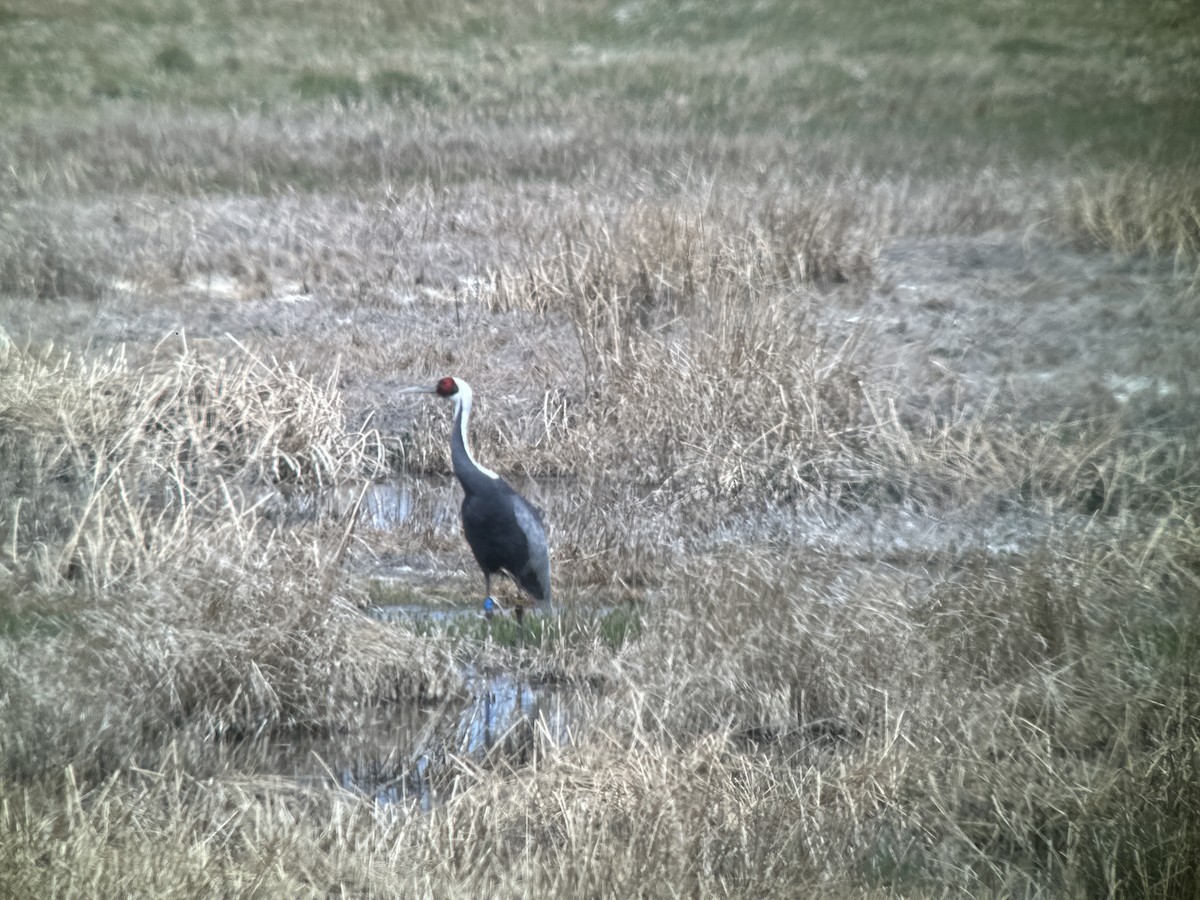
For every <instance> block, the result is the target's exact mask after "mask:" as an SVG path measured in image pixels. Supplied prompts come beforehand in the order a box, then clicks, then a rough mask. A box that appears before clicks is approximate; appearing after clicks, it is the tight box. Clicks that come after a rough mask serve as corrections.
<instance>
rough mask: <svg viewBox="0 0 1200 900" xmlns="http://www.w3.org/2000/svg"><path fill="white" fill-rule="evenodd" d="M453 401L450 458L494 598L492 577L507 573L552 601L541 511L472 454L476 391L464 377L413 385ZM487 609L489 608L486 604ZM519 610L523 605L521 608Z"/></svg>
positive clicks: (466, 528)
mask: <svg viewBox="0 0 1200 900" xmlns="http://www.w3.org/2000/svg"><path fill="white" fill-rule="evenodd" d="M409 390H412V391H419V392H422V393H434V394H437V395H438V396H440V397H446V398H448V399H452V400H453V401H454V428H453V430H452V431H451V435H450V460H451V463H452V464H453V466H454V474H455V476H456V477H457V478H458V481H459V484H461V485H462V488H463V502H462V525H463V534H464V535H465V536H466V539H467V544H468V545H469V546H470V548H471V552H472V553H473V554H474V556H475V561H476V562H477V563H479V568H480V569H482V570H483V579H484V586H485V588H486V590H487V593H488V596H489V597H490V595H491V592H492V577H493V576H494V575H496V574H498V573H500V572H504V573H506V574H508V575H509V576H510V577H511V578H512V579H513V580H514V581H515V582H516V583H517V584H518V585H519V586H520V587H521V589H522V590H523V591H524V592H525V593H526V594H528V595H529V596H530V597H531V598H533V600H535V601H536V602H537V603H538V604H539V605H541V604H545V605H550V603H551V596H550V546H549V543H548V542H547V540H546V527H545V524H544V523H543V522H542V517H541V515H540V514H539V513H538V511H537V510H536V509H535V508H534V507H533V506H532V505H531V504H530V503H529V502H528V501H527V500H526V499H525V498H524V497H522V496H521V495H520V494H518V493H517V492H516V491H515V490H513V488H512V487H511V485H509V484H508V483H507V482H506V481H505V480H504V479H503V478H501V477H500V476H499V475H497V474H496V473H495V472H493V471H491V470H490V469H487V468H485V467H483V466H481V465H479V463H478V462H476V460H475V457H474V456H473V455H472V454H471V448H470V444H469V443H468V438H467V429H468V424H469V421H470V417H471V402H472V399H473V397H474V393H473V392H472V390H471V386H470V385H469V384H467V383H466V382H465V381H462V380H461V379H454V378H449V377H446V378H443V379H441V380H440V381H439V382H438V383H437V384H436V385H435V386H434V387H432V388H410V389H409ZM485 608H486V607H485ZM517 613H518V615H520V613H521V608H520V607H518V608H517Z"/></svg>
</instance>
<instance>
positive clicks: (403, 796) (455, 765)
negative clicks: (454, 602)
mask: <svg viewBox="0 0 1200 900" xmlns="http://www.w3.org/2000/svg"><path fill="white" fill-rule="evenodd" d="M371 614H372V615H373V617H375V618H378V619H379V620H380V621H383V622H401V621H404V622H410V621H413V620H414V619H419V618H425V619H428V620H432V621H436V622H445V621H448V620H452V619H456V618H465V617H477V616H478V615H479V612H478V611H477V610H474V609H461V608H457V609H451V608H446V609H440V608H431V607H421V606H418V605H415V604H414V605H411V606H391V607H380V608H377V609H375V610H372V612H371ZM461 673H462V675H463V681H464V690H463V691H461V692H458V693H456V694H454V695H451V696H449V697H446V698H444V699H442V700H440V701H439V702H436V703H430V702H425V703H420V702H410V703H397V704H393V705H388V706H380V707H377V708H373V709H370V710H364V711H363V713H362V715H361V717H360V718H359V719H358V720H357V721H356V722H355V723H354V724H353V725H352V726H350V727H349V728H348V729H347V730H346V731H345V732H344V733H342V734H339V735H334V736H331V737H327V736H322V737H312V738H305V737H297V738H294V739H292V740H290V741H288V742H287V743H286V744H284V745H282V746H276V747H275V748H274V749H275V751H276V753H275V754H272V756H273V758H272V760H271V762H270V763H269V765H270V767H271V769H272V770H273V771H274V772H275V773H276V774H283V775H285V776H290V777H293V778H295V779H296V780H297V781H298V782H299V783H301V784H304V785H308V786H313V787H317V786H324V787H329V786H336V787H340V788H342V789H343V790H348V791H352V792H354V793H357V794H361V795H365V796H367V797H369V798H371V799H372V800H373V801H374V803H375V804H377V805H378V806H380V807H387V808H393V807H394V808H396V810H397V811H399V810H400V809H401V808H407V809H409V810H414V811H415V810H422V811H427V810H429V809H432V808H433V807H434V806H436V805H438V804H439V803H442V802H444V801H445V800H446V799H448V798H449V797H450V796H452V795H453V794H454V793H455V792H456V791H457V790H458V789H459V787H460V785H461V784H463V783H464V782H463V778H464V777H470V773H472V772H474V771H477V770H478V769H480V768H489V767H492V766H501V767H504V766H522V765H526V764H528V763H530V762H532V761H533V759H534V758H535V757H536V756H537V754H538V753H539V752H542V751H544V750H545V749H547V748H550V747H562V746H565V745H566V744H567V743H569V741H570V739H571V731H572V729H573V727H575V725H577V723H578V722H579V721H580V719H581V716H582V709H581V705H580V703H579V698H578V695H577V694H576V693H574V689H571V688H567V687H565V686H563V685H560V684H558V683H551V682H546V681H544V680H541V679H538V678H532V677H529V676H528V675H527V674H524V673H520V672H514V671H501V670H497V669H494V668H484V667H480V666H476V665H474V664H472V663H464V664H463V665H462V666H461Z"/></svg>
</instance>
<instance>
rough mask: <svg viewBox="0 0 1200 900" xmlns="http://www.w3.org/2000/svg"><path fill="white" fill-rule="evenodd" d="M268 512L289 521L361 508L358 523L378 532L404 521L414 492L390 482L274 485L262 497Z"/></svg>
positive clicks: (263, 505) (337, 513)
mask: <svg viewBox="0 0 1200 900" xmlns="http://www.w3.org/2000/svg"><path fill="white" fill-rule="evenodd" d="M259 503H260V504H261V506H262V508H263V510H264V511H265V512H266V514H267V515H269V516H271V517H273V518H275V519H277V520H279V521H282V522H285V523H289V524H294V523H299V522H311V521H314V520H316V519H318V518H320V517H322V516H334V517H336V518H343V517H345V516H347V515H349V514H350V513H351V512H353V511H354V510H355V508H356V507H357V509H358V519H359V522H360V523H362V524H363V525H366V526H367V527H370V528H374V529H375V530H377V531H387V530H388V529H391V528H395V527H397V526H398V525H402V524H404V523H405V522H406V521H407V520H408V518H409V516H410V515H411V514H412V505H413V492H412V488H411V487H410V486H408V485H406V484H402V483H396V482H391V481H382V482H374V483H372V484H367V485H362V484H357V485H356V484H341V485H334V486H331V487H327V488H321V489H319V490H315V491H313V490H299V489H287V488H274V489H272V490H271V491H270V493H268V494H264V495H262V496H261V497H260V498H259Z"/></svg>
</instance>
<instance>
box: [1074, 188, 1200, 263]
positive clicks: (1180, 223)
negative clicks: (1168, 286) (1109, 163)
mask: <svg viewBox="0 0 1200 900" xmlns="http://www.w3.org/2000/svg"><path fill="white" fill-rule="evenodd" d="M1060 216H1061V217H1062V219H1063V222H1064V226H1065V228H1066V229H1067V231H1068V233H1070V234H1074V235H1077V236H1079V238H1081V239H1083V240H1086V241H1092V242H1095V243H1096V244H1098V245H1099V246H1101V247H1104V248H1105V249H1107V250H1111V251H1113V252H1115V253H1119V254H1122V255H1124V256H1130V257H1137V256H1149V257H1151V258H1154V259H1164V260H1168V261H1170V262H1171V264H1172V265H1173V266H1174V267H1175V268H1176V270H1178V271H1180V272H1182V273H1184V274H1187V275H1190V276H1191V278H1192V284H1193V286H1196V285H1197V284H1200V180H1198V179H1197V175H1196V172H1195V171H1194V170H1192V169H1189V168H1187V167H1184V168H1182V169H1180V170H1178V171H1173V172H1169V173H1162V172H1158V171H1153V170H1147V169H1145V168H1143V167H1141V166H1130V167H1127V168H1125V169H1122V170H1119V171H1115V172H1106V173H1104V174H1102V175H1093V176H1092V177H1090V178H1081V179H1078V180H1077V181H1076V182H1074V183H1073V184H1071V185H1070V186H1069V188H1068V189H1067V191H1066V195H1065V197H1064V199H1063V201H1062V211H1061V213H1060Z"/></svg>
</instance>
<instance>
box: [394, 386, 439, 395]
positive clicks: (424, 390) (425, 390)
mask: <svg viewBox="0 0 1200 900" xmlns="http://www.w3.org/2000/svg"><path fill="white" fill-rule="evenodd" d="M396 393H398V394H436V393H437V387H436V386H434V387H406V388H401V389H400V390H399V391H397V392H396Z"/></svg>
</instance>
